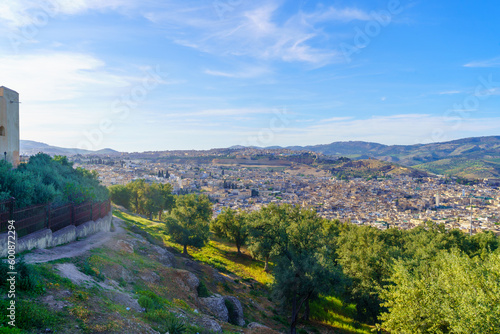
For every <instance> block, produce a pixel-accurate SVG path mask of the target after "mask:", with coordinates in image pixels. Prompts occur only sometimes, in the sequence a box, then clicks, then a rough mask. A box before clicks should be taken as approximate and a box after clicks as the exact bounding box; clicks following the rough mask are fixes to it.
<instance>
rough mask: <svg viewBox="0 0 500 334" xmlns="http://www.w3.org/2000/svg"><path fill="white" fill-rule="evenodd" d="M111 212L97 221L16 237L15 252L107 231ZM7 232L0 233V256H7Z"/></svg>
mask: <svg viewBox="0 0 500 334" xmlns="http://www.w3.org/2000/svg"><path fill="white" fill-rule="evenodd" d="M112 219H113V214H112V213H111V212H109V213H108V215H107V216H105V217H104V218H101V219H98V220H97V221H92V220H91V221H88V222H86V223H84V224H82V225H80V226H77V227H75V226H74V225H69V226H66V227H65V228H63V229H60V230H59V231H56V232H52V231H51V230H49V229H43V230H40V231H37V232H35V233H31V234H29V235H27V236H25V237H22V238H20V239H17V242H16V246H17V248H16V253H21V252H24V251H27V250H31V249H34V248H48V247H55V246H58V245H62V244H67V243H69V242H72V241H75V240H76V239H77V238H84V237H86V236H88V235H91V234H95V233H97V232H101V231H103V232H108V231H110V229H111V221H112ZM7 251H8V249H7V233H4V234H0V258H3V257H7V254H8V253H7Z"/></svg>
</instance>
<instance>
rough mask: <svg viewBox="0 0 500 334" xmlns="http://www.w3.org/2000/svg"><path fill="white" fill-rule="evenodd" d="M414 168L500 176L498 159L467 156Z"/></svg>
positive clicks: (465, 174) (479, 175)
mask: <svg viewBox="0 0 500 334" xmlns="http://www.w3.org/2000/svg"><path fill="white" fill-rule="evenodd" d="M413 168H417V169H421V170H425V171H428V172H431V173H435V174H444V175H448V174H450V175H453V176H459V177H463V178H469V179H472V178H491V177H493V178H497V177H500V162H499V161H498V159H491V160H489V161H488V160H477V159H465V158H449V159H441V160H438V161H433V162H428V163H425V164H421V165H416V166H413Z"/></svg>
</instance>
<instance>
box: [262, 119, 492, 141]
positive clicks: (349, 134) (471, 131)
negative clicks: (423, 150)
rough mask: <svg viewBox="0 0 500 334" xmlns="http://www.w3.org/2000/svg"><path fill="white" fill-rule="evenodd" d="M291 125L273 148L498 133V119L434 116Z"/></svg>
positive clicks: (418, 139)
mask: <svg viewBox="0 0 500 334" xmlns="http://www.w3.org/2000/svg"><path fill="white" fill-rule="evenodd" d="M457 124H458V125H459V126H457ZM293 125H294V126H293V127H289V128H287V129H286V131H283V133H281V134H280V136H279V137H276V142H273V143H272V145H294V144H296V145H297V144H298V145H316V144H319V143H323V144H326V143H331V142H334V141H349V140H361V141H370V142H376V143H382V144H409V145H411V144H417V143H430V142H435V141H446V140H452V139H457V138H463V137H466V136H479V135H481V134H483V135H484V133H498V132H499V131H500V118H499V117H494V118H469V119H467V120H466V121H464V120H460V122H459V123H457V120H456V119H452V118H445V117H440V116H434V115H427V114H401V115H392V116H374V117H371V118H365V119H353V118H346V119H344V118H343V117H338V120H335V118H329V119H323V120H321V121H318V122H316V123H315V124H310V125H307V126H304V127H299V126H297V125H298V123H294V124H293ZM436 133H438V134H439V136H436Z"/></svg>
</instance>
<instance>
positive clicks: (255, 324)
mask: <svg viewBox="0 0 500 334" xmlns="http://www.w3.org/2000/svg"><path fill="white" fill-rule="evenodd" d="M247 328H250V329H255V328H267V329H271V328H269V327H267V326H264V325H262V324H259V323H258V322H251V323H249V324H248V326H247Z"/></svg>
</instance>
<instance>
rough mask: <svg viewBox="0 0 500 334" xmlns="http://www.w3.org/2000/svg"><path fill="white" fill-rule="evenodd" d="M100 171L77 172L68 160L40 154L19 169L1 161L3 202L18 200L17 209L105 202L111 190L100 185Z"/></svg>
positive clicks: (0, 193)
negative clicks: (52, 204)
mask: <svg viewBox="0 0 500 334" xmlns="http://www.w3.org/2000/svg"><path fill="white" fill-rule="evenodd" d="M97 176H98V174H97V172H90V171H88V170H85V169H83V168H76V169H74V168H73V166H72V164H71V163H69V162H68V160H67V159H66V157H58V156H56V157H54V159H52V158H51V157H50V156H49V155H47V154H43V153H38V154H37V155H34V156H32V157H30V159H29V162H28V163H26V164H21V165H19V166H18V167H17V169H12V165H10V164H9V163H7V162H5V161H0V184H1V185H2V189H1V190H0V201H1V200H6V199H9V198H10V197H14V198H15V199H16V202H15V203H16V207H17V208H23V207H27V206H30V205H35V204H45V203H48V202H54V203H55V204H56V205H62V204H65V203H68V202H74V203H76V204H79V203H82V202H85V201H104V200H106V199H108V197H109V195H108V190H107V188H106V187H104V186H102V185H100V184H99V180H98V178H97Z"/></svg>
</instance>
